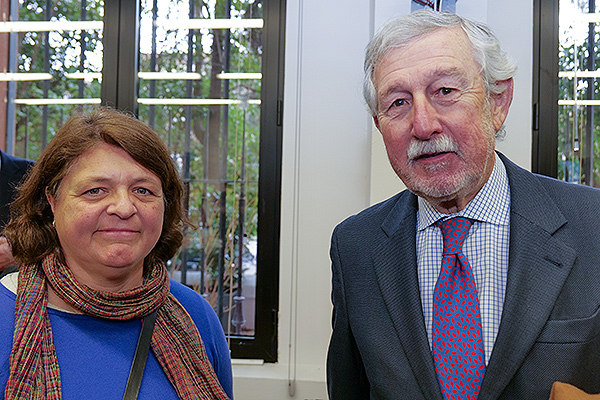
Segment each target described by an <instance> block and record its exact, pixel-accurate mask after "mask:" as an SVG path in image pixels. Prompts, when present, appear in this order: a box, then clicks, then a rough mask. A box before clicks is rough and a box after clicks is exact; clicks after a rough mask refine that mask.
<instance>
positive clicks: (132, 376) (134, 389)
mask: <svg viewBox="0 0 600 400" xmlns="http://www.w3.org/2000/svg"><path fill="white" fill-rule="evenodd" d="M155 322H156V311H154V312H153V313H152V314H149V315H147V316H145V317H144V319H143V320H142V331H141V332H140V338H139V339H138V344H137V347H136V349H135V356H134V357H133V364H131V371H129V379H127V387H126V388H125V395H124V396H123V400H136V399H137V398H138V394H139V393H140V386H141V385H142V377H143V376H144V369H145V368H146V360H147V359H148V350H149V349H150V341H151V339H152V331H154V323H155Z"/></svg>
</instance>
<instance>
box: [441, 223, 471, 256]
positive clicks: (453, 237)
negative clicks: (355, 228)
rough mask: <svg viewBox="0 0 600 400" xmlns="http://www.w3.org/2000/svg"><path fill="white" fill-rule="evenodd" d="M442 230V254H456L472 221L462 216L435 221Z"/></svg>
mask: <svg viewBox="0 0 600 400" xmlns="http://www.w3.org/2000/svg"><path fill="white" fill-rule="evenodd" d="M436 224H437V225H438V226H439V227H440V229H441V230H442V237H443V238H444V254H456V253H458V252H459V251H461V249H462V245H463V242H464V241H465V238H466V237H467V233H468V232H469V228H471V225H473V221H472V220H470V219H468V218H464V217H455V218H450V219H447V220H445V221H438V222H437V223H436Z"/></svg>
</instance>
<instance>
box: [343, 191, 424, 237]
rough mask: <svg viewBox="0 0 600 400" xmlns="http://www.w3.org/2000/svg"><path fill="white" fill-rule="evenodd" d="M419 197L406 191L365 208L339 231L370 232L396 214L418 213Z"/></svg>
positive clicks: (347, 221)
mask: <svg viewBox="0 0 600 400" xmlns="http://www.w3.org/2000/svg"><path fill="white" fill-rule="evenodd" d="M416 199H417V197H416V196H415V195H414V194H412V193H411V192H410V191H408V190H404V191H402V192H400V193H398V194H396V195H394V196H392V197H390V198H389V199H387V200H384V201H382V202H380V203H377V204H374V205H372V206H370V207H367V208H365V209H364V210H362V211H360V212H359V213H357V214H354V215H351V216H349V217H348V218H346V219H345V220H343V221H342V222H340V223H339V224H338V225H337V227H336V231H339V230H351V231H353V230H356V229H359V230H368V229H369V228H370V227H377V228H378V227H379V226H380V225H381V224H383V222H384V221H385V220H386V219H387V218H388V217H389V216H390V215H392V214H394V212H396V213H402V212H409V213H410V212H413V209H414V212H416V202H417V200H416Z"/></svg>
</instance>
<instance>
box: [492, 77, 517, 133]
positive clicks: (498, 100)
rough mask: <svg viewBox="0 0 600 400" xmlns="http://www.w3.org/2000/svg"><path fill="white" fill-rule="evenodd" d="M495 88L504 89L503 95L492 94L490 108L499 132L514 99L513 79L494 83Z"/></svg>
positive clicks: (495, 127)
mask: <svg viewBox="0 0 600 400" xmlns="http://www.w3.org/2000/svg"><path fill="white" fill-rule="evenodd" d="M494 85H495V86H497V87H499V88H503V89H504V90H502V92H501V93H498V94H496V93H491V95H490V106H491V108H492V109H491V111H492V122H493V124H494V129H495V131H496V132H497V131H498V130H500V128H501V127H502V124H504V121H505V120H506V116H507V115H508V110H509V108H510V104H511V103H512V99H513V78H510V79H506V80H504V81H498V82H496V83H494Z"/></svg>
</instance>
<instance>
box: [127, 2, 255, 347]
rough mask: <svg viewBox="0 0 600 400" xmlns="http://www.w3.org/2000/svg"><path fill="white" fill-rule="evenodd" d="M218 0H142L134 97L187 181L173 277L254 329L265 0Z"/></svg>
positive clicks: (229, 324)
mask: <svg viewBox="0 0 600 400" xmlns="http://www.w3.org/2000/svg"><path fill="white" fill-rule="evenodd" d="M225 6H226V2H208V3H204V2H194V1H192V2H190V1H188V0H184V1H156V0H154V1H153V0H144V1H142V18H141V23H140V33H141V34H140V73H139V78H140V97H139V99H138V103H139V115H140V118H141V119H142V120H145V121H148V122H149V123H150V124H151V125H152V126H153V127H154V128H155V130H156V131H157V132H159V133H160V134H161V135H162V137H163V139H164V140H165V142H166V143H167V144H168V146H169V149H170V150H171V152H172V155H173V158H174V159H175V161H176V163H177V165H178V167H179V169H180V171H181V175H182V176H183V177H184V182H185V187H186V207H187V209H188V210H189V212H188V215H189V219H190V222H191V223H192V227H191V228H189V229H188V230H187V231H186V241H185V244H184V246H183V247H182V249H181V252H180V254H179V255H178V256H177V257H176V258H175V259H174V260H172V263H171V265H170V267H171V273H172V277H173V278H174V279H176V280H178V281H180V282H182V283H185V284H186V285H188V286H190V287H192V288H194V289H195V290H197V291H198V292H199V293H201V294H203V295H204V296H205V297H206V298H207V299H208V300H209V301H210V303H211V304H213V306H214V307H215V309H216V310H217V313H218V315H219V317H220V318H221V321H222V323H223V327H224V328H225V332H226V333H231V334H235V335H243V336H252V335H253V334H254V314H255V311H254V310H255V304H254V298H255V283H256V249H257V246H256V244H257V210H258V166H259V163H258V150H259V138H260V97H261V56H262V42H261V39H262V36H261V30H262V25H263V21H262V4H261V2H260V1H255V0H244V1H236V2H234V4H233V5H232V8H231V9H230V11H229V13H228V12H227V10H226V7H225ZM228 14H229V15H228Z"/></svg>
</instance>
